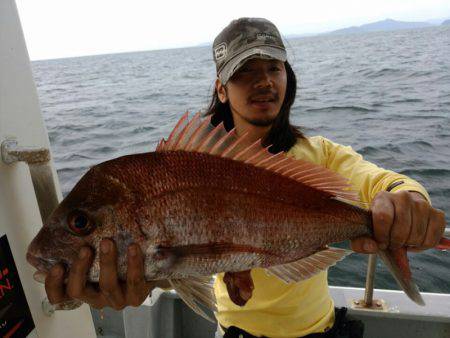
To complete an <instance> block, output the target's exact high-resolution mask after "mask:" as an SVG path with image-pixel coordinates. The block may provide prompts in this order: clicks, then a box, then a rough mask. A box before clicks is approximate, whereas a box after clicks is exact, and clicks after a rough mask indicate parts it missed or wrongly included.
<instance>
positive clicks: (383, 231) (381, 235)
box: [371, 192, 395, 249]
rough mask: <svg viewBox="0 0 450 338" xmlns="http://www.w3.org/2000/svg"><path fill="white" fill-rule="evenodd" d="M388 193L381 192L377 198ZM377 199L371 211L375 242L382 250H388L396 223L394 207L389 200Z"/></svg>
mask: <svg viewBox="0 0 450 338" xmlns="http://www.w3.org/2000/svg"><path fill="white" fill-rule="evenodd" d="M383 194H389V193H388V192H380V193H379V194H378V195H377V197H383V196H382V195H383ZM377 197H375V199H374V201H373V203H372V206H371V210H372V221H373V232H374V236H375V240H376V241H377V242H378V246H379V248H380V249H386V248H387V247H388V246H389V234H390V232H391V227H392V225H393V223H394V212H395V209H394V205H393V203H392V201H391V200H390V199H389V198H377Z"/></svg>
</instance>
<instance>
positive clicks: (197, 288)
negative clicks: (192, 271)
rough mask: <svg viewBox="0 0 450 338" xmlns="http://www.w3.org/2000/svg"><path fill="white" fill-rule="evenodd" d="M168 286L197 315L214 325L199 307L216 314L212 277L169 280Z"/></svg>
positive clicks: (212, 320)
mask: <svg viewBox="0 0 450 338" xmlns="http://www.w3.org/2000/svg"><path fill="white" fill-rule="evenodd" d="M169 283H170V285H171V286H172V287H173V288H174V289H175V291H176V292H177V293H178V295H179V296H180V298H181V299H182V300H183V301H184V302H185V303H186V304H187V305H188V306H189V307H190V308H191V309H192V310H193V311H194V312H195V313H197V314H198V315H200V316H202V317H203V318H205V319H206V320H209V321H210V322H213V323H215V321H214V319H212V318H211V317H210V316H208V315H207V314H206V313H205V311H203V309H202V308H201V307H200V306H199V304H202V305H204V306H206V307H207V308H209V309H210V310H212V311H214V312H216V311H217V304H216V296H215V294H214V288H213V279H212V277H189V279H169Z"/></svg>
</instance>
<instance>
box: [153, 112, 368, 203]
mask: <svg viewBox="0 0 450 338" xmlns="http://www.w3.org/2000/svg"><path fill="white" fill-rule="evenodd" d="M247 137H248V134H247V133H244V134H243V135H240V136H238V135H237V134H236V131H235V129H233V130H231V131H229V132H227V131H226V130H225V127H224V125H223V123H220V124H219V125H217V126H216V127H214V126H213V125H212V124H211V116H209V117H207V118H205V119H203V120H202V119H201V117H200V112H198V113H196V114H195V115H194V117H193V118H192V119H191V120H189V116H188V113H187V112H186V113H185V114H184V115H183V116H182V117H181V119H180V120H179V121H178V123H177V124H176V126H175V128H174V129H173V131H172V133H171V134H170V136H169V138H168V139H167V141H166V140H164V139H162V140H161V141H160V142H159V144H158V146H157V148H156V151H158V152H164V151H174V150H178V151H194V152H201V153H207V154H211V155H216V156H220V157H224V158H229V159H232V160H235V161H241V162H244V163H247V164H251V165H254V166H256V167H260V168H263V169H266V170H270V171H272V172H275V173H278V174H280V175H282V176H285V177H289V178H290V179H293V180H295V181H297V182H301V183H303V184H305V185H308V186H309V187H312V188H315V189H317V190H320V191H323V192H326V193H328V194H330V195H331V196H333V197H338V198H339V199H342V200H345V201H353V202H360V201H359V197H358V194H357V193H356V192H354V191H351V190H350V187H351V186H350V184H349V182H348V180H347V179H346V178H344V177H342V176H341V175H339V174H337V173H335V172H333V171H331V170H329V169H327V168H325V167H322V166H319V165H317V164H313V163H310V162H307V161H303V160H297V159H294V158H292V157H290V156H288V155H286V153H284V152H280V153H278V154H272V153H270V152H269V150H268V148H269V147H263V146H262V142H261V140H258V141H256V142H254V143H252V144H249V142H248V140H247Z"/></svg>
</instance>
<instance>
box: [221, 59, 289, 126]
mask: <svg viewBox="0 0 450 338" xmlns="http://www.w3.org/2000/svg"><path fill="white" fill-rule="evenodd" d="M286 86H287V74H286V68H285V66H284V63H283V62H281V61H278V60H265V59H251V60H249V61H247V62H246V63H245V64H244V65H243V66H242V67H241V68H239V70H238V71H237V72H236V73H235V74H234V75H233V77H232V78H231V79H230V80H229V81H228V82H227V84H226V86H225V88H224V87H223V86H221V85H220V84H219V86H218V93H219V99H220V100H221V101H222V102H226V101H228V102H229V104H230V107H231V112H232V114H233V120H234V123H235V124H236V123H240V122H243V123H244V124H251V125H253V126H261V127H268V126H270V125H271V124H272V123H273V121H274V120H275V118H276V117H277V115H278V113H279V112H280V108H281V106H282V104H283V101H284V97H285V95H286Z"/></svg>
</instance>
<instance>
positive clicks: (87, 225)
mask: <svg viewBox="0 0 450 338" xmlns="http://www.w3.org/2000/svg"><path fill="white" fill-rule="evenodd" d="M67 224H68V226H69V229H70V231H71V232H72V233H74V234H75V235H80V236H86V235H88V234H90V233H91V232H92V230H94V224H93V222H92V221H91V220H90V219H89V217H88V215H86V213H84V212H83V211H80V210H75V211H72V212H71V213H70V214H69V216H68V217H67Z"/></svg>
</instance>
